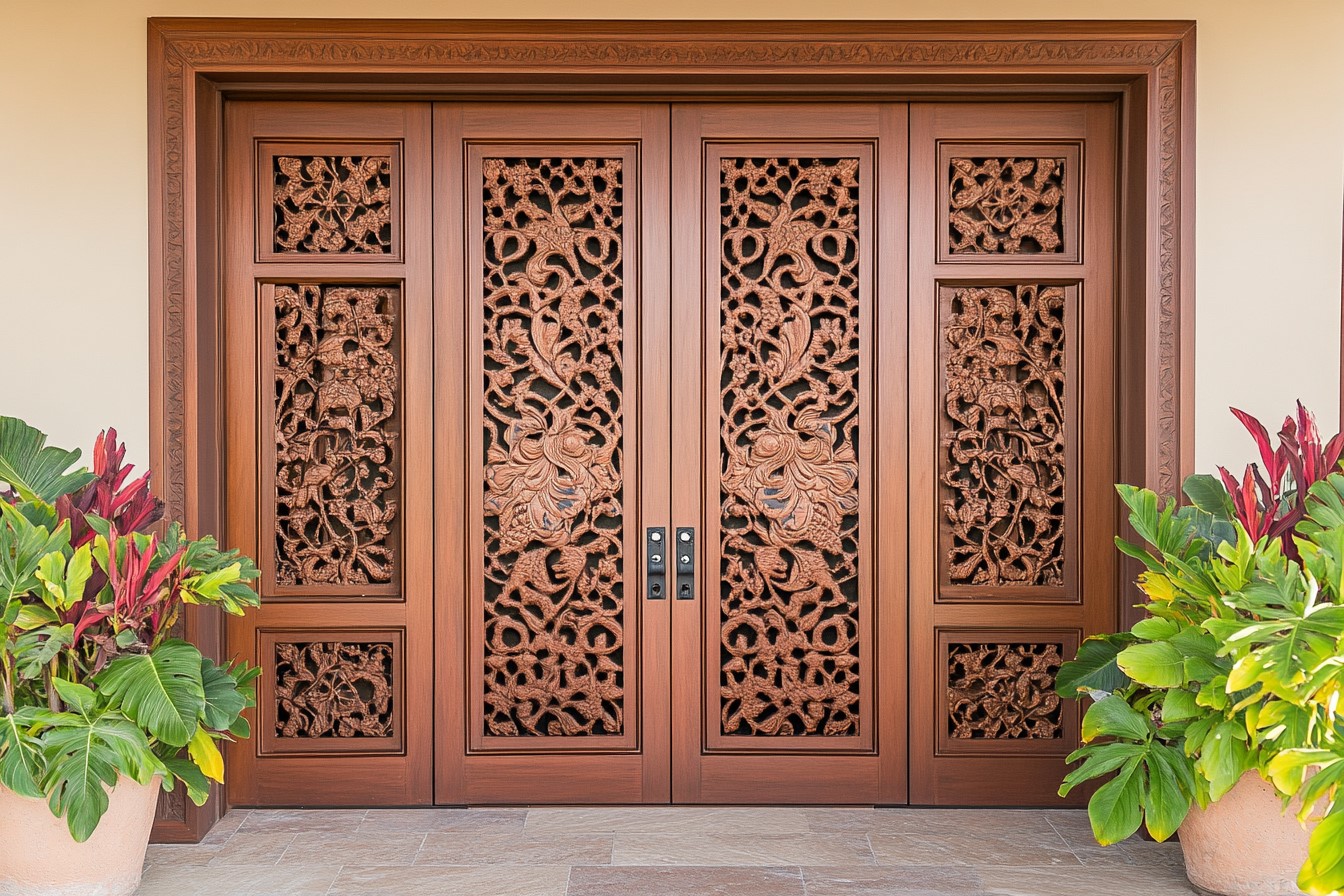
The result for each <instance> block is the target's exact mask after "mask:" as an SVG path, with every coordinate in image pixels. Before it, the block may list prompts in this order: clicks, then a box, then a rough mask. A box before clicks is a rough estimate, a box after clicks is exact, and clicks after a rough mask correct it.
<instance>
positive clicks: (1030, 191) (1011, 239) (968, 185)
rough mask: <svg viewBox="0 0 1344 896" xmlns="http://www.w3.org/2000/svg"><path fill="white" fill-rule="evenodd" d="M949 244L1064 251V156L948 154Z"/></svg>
mask: <svg viewBox="0 0 1344 896" xmlns="http://www.w3.org/2000/svg"><path fill="white" fill-rule="evenodd" d="M951 177H952V185H951V199H950V202H951V208H950V209H949V213H948V231H949V232H948V245H949V248H950V249H951V251H952V252H953V253H954V254H961V255H964V254H972V255H974V254H990V255H993V254H1000V255H1024V254H1038V253H1052V252H1062V251H1064V228H1063V222H1062V220H1061V212H1062V211H1063V202H1064V160H1063V159H1051V158H1036V159H953V160H952V174H951Z"/></svg>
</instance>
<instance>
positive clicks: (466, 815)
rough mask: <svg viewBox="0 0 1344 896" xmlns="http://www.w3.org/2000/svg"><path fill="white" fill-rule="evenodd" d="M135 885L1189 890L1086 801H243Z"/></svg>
mask: <svg viewBox="0 0 1344 896" xmlns="http://www.w3.org/2000/svg"><path fill="white" fill-rule="evenodd" d="M146 866H147V867H146V870H145V877H144V882H143V883H142V885H141V887H140V890H139V891H138V892H139V896H282V894H283V896H290V894H293V896H345V894H359V896H376V894H396V896H420V894H424V896H437V894H444V896H448V894H451V896H458V894H461V896H1178V894H1180V896H1189V894H1193V893H1195V892H1196V891H1195V890H1194V889H1193V888H1192V887H1191V886H1190V884H1189V883H1188V882H1187V881H1186V879H1185V873H1184V871H1183V869H1182V865H1181V852H1180V846H1179V845H1177V844H1157V843H1150V842H1145V841H1142V840H1131V841H1129V842H1127V843H1122V844H1119V845H1117V846H1112V847H1108V848H1106V849H1102V848H1101V847H1098V846H1097V845H1096V844H1095V843H1094V842H1093V840H1092V835H1091V833H1090V832H1089V829H1088V823H1087V816H1086V814H1085V813H1083V812H1082V811H1072V810H1052V811H1033V810H1016V809H988V810H976V809H829V808H776V807H770V808H697V807H643V808H617V809H608V808H603V809H597V808H578V809H556V808H545V809H387V810H382V809H371V810H362V809H358V810H265V811H263V810H252V811H248V810H241V811H234V812H230V813H229V814H228V815H227V816H226V817H225V818H224V820H223V821H221V822H220V823H219V824H218V825H217V826H216V827H215V829H214V830H212V831H211V832H210V834H209V835H208V836H207V838H206V839H205V841H204V842H203V843H201V844H198V845H194V846H161V845H154V846H150V848H149V854H148V856H147V857H146Z"/></svg>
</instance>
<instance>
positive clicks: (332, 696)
mask: <svg viewBox="0 0 1344 896" xmlns="http://www.w3.org/2000/svg"><path fill="white" fill-rule="evenodd" d="M392 653H393V650H392V645H391V644H389V643H385V642H372V643H364V642H360V643H352V642H348V641H312V642H298V643H294V642H283V641H282V642H280V643H277V644H276V645H275V704H276V713H275V733H276V735H277V736H278V737H391V736H392V733H393V732H392V693H393V687H392V685H393V678H392V676H393V674H394V673H393V670H392Z"/></svg>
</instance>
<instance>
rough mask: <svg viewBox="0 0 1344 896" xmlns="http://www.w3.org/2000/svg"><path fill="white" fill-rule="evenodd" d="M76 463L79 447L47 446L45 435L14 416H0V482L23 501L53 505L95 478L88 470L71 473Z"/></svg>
mask: <svg viewBox="0 0 1344 896" xmlns="http://www.w3.org/2000/svg"><path fill="white" fill-rule="evenodd" d="M78 460H79V449H78V448H76V449H74V450H73V451H65V450H63V449H60V448H56V447H54V446H51V445H47V436H46V433H43V432H41V431H39V430H37V429H35V428H33V427H31V426H29V425H28V424H27V423H24V422H23V421H22V420H20V419H18V418H17V417H0V482H4V483H7V484H8V485H9V487H10V488H11V489H13V490H14V491H15V492H16V493H17V494H18V496H19V497H20V498H22V499H23V500H25V501H33V500H42V501H45V502H46V503H48V504H54V503H56V499H57V498H59V497H61V496H62V495H68V494H70V493H71V492H73V491H76V490H78V489H80V488H83V487H84V486H85V485H87V484H88V483H90V482H92V481H93V480H94V479H95V478H96V477H95V476H94V475H93V473H91V472H89V471H88V470H85V469H79V470H73V471H71V470H70V468H71V467H72V466H74V464H75V462H76V461H78Z"/></svg>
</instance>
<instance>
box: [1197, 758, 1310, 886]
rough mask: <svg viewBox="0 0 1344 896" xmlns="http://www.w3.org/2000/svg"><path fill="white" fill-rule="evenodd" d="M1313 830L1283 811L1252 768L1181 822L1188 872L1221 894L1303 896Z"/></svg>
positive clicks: (1199, 882) (1201, 884)
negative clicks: (1300, 878)
mask: <svg viewBox="0 0 1344 896" xmlns="http://www.w3.org/2000/svg"><path fill="white" fill-rule="evenodd" d="M1310 836H1311V830H1310V828H1305V829H1304V828H1303V827H1302V825H1300V824H1298V821H1297V818H1296V817H1295V816H1294V814H1293V812H1292V811H1290V812H1288V813H1287V814H1284V812H1283V800H1282V799H1281V798H1280V796H1279V794H1278V793H1277V792H1276V791H1275V790H1274V787H1273V785H1271V784H1269V783H1268V782H1266V781H1265V780H1264V779H1263V778H1261V777H1260V774H1259V773H1258V772H1254V771H1250V772H1247V773H1246V774H1244V775H1242V776H1241V780H1240V781H1238V782H1237V783H1236V784H1234V785H1233V786H1232V789H1231V790H1229V791H1228V792H1227V793H1226V794H1224V795H1223V798H1222V799H1220V800H1219V801H1218V802H1216V803H1212V804H1210V805H1209V808H1207V809H1203V810H1201V809H1200V808H1199V807H1198V806H1195V807H1194V808H1192V809H1191V810H1190V814H1189V815H1187V816H1186V819H1185V822H1184V823H1183V824H1182V825H1181V829H1180V837H1181V848H1182V850H1183V851H1184V852H1185V873H1186V876H1188V877H1189V878H1190V882H1191V883H1193V884H1194V885H1195V886H1197V887H1199V888H1201V889H1203V890H1207V891H1208V892H1210V893H1217V894H1220V896H1299V894H1300V893H1301V892H1302V891H1301V890H1299V889H1298V888H1297V872H1298V870H1299V869H1300V868H1301V867H1302V863H1304V862H1305V861H1306V860H1307V841H1308V839H1309V838H1310Z"/></svg>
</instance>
